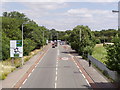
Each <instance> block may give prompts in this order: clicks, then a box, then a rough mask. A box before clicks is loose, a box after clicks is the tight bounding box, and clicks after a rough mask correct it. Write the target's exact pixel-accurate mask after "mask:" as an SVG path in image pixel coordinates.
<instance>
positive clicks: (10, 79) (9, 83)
mask: <svg viewBox="0 0 120 90" xmlns="http://www.w3.org/2000/svg"><path fill="white" fill-rule="evenodd" d="M49 46H50V45H46V46H45V47H44V48H42V50H41V51H40V52H38V53H37V54H36V55H34V56H33V57H32V58H31V59H30V60H29V61H27V62H25V64H24V65H23V66H22V67H19V68H17V69H16V70H15V71H14V72H12V73H10V74H9V75H8V76H7V78H6V79H5V80H0V90H1V89H2V88H13V87H14V86H15V85H16V83H18V82H19V81H20V80H21V78H22V77H23V76H24V75H25V74H26V73H27V72H28V70H29V69H30V68H31V67H32V65H33V64H35V63H36V61H37V60H38V59H39V58H40V56H42V55H43V54H44V52H45V51H46V50H47V49H48V47H49Z"/></svg>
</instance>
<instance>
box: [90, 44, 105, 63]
mask: <svg viewBox="0 0 120 90" xmlns="http://www.w3.org/2000/svg"><path fill="white" fill-rule="evenodd" d="M92 56H93V57H94V58H96V59H97V60H99V61H100V62H102V63H104V64H105V61H106V56H107V51H106V49H105V47H104V46H103V44H96V46H95V47H94V49H93V52H92Z"/></svg>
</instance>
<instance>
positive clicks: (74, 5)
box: [0, 0, 119, 31]
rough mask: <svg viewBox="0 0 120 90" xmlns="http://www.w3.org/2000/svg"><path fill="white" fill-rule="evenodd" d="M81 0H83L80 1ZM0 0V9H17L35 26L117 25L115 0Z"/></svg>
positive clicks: (55, 27)
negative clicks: (0, 0)
mask: <svg viewBox="0 0 120 90" xmlns="http://www.w3.org/2000/svg"><path fill="white" fill-rule="evenodd" d="M83 1H84V2H83ZM104 1H105V0H79V1H78V0H74V1H73V0H58V1H55V0H46V1H44V2H43V1H42V0H39V1H38V0H31V1H30V0H24V1H23V0H2V2H1V4H0V6H1V8H0V11H2V12H1V13H0V16H1V15H2V13H3V12H5V11H6V12H11V11H18V12H21V13H24V14H25V15H26V16H27V17H28V18H30V19H31V20H34V21H35V22H36V23H37V24H38V25H39V26H45V27H46V28H48V29H53V28H54V29H56V30H59V31H65V30H72V29H73V28H74V27H75V26H77V25H85V26H89V28H90V29H91V30H93V31H95V30H98V31H100V30H103V29H117V28H118V13H113V12H112V10H118V1H119V0H106V2H104Z"/></svg>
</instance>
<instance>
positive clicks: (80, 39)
mask: <svg viewBox="0 0 120 90" xmlns="http://www.w3.org/2000/svg"><path fill="white" fill-rule="evenodd" d="M79 34H80V42H81V29H80V32H79Z"/></svg>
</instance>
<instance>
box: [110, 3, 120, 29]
mask: <svg viewBox="0 0 120 90" xmlns="http://www.w3.org/2000/svg"><path fill="white" fill-rule="evenodd" d="M112 12H113V13H118V30H119V29H120V1H119V2H118V10H112Z"/></svg>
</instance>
